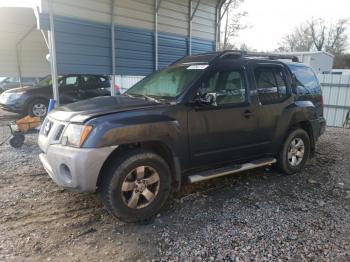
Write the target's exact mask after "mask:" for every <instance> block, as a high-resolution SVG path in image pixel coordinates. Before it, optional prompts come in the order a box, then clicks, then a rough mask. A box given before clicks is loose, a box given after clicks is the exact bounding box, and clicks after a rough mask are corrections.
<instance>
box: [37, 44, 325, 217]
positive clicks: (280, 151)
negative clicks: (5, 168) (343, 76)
mask: <svg viewBox="0 0 350 262" xmlns="http://www.w3.org/2000/svg"><path fill="white" fill-rule="evenodd" d="M277 58H280V57H278V56H272V57H270V56H267V55H260V56H258V54H251V55H248V54H245V53H241V52H233V51H226V52H214V53H207V54H201V55H195V56H189V57H185V58H183V59H181V60H179V61H177V62H175V63H174V64H172V65H171V66H169V67H168V68H165V69H163V70H161V71H158V72H155V73H153V74H151V75H150V76H148V77H146V78H145V79H143V80H142V81H140V82H138V83H137V84H135V85H134V86H133V87H131V88H130V89H129V90H128V91H127V92H126V93H125V94H123V95H122V96H119V97H99V98H94V99H90V100H86V101H81V102H77V103H73V104H69V105H67V106H63V107H60V108H57V109H55V110H54V111H53V112H50V113H49V114H48V116H47V118H46V119H45V121H44V123H43V125H42V128H41V131H40V135H39V145H40V148H41V150H42V152H43V153H42V154H40V159H41V162H42V164H43V166H44V167H45V169H46V170H47V172H48V174H49V175H50V176H51V178H52V179H53V180H54V181H55V182H56V183H57V184H58V185H60V186H62V187H65V188H68V189H70V190H75V191H95V190H97V191H98V192H99V194H100V195H101V199H102V201H103V203H104V205H105V207H106V208H107V210H108V211H109V212H110V213H111V214H112V215H114V216H116V217H118V218H120V219H122V220H124V221H129V222H130V221H131V222H132V221H138V220H144V219H147V218H149V217H151V216H153V215H155V214H156V213H157V212H159V210H160V208H161V207H162V205H163V204H164V203H165V201H166V200H167V198H168V196H169V194H170V192H171V191H173V190H178V189H179V188H180V185H181V183H182V182H184V181H188V182H190V183H195V182H199V181H203V180H207V179H211V178H215V177H219V176H223V175H227V174H231V173H236V172H240V171H243V170H248V169H252V168H256V167H262V166H266V165H273V164H275V163H276V165H277V167H278V168H279V169H280V170H281V171H282V172H284V173H286V174H293V173H296V172H299V171H300V170H301V169H302V168H303V166H304V165H305V163H306V161H307V160H308V158H309V156H312V155H313V154H314V152H315V146H316V141H317V139H318V138H319V136H320V135H321V134H322V133H323V132H324V131H325V119H324V117H323V102H322V101H323V100H322V94H321V89H320V84H319V82H318V80H317V78H316V76H315V74H314V72H313V71H312V69H311V68H310V67H308V66H306V65H303V64H300V63H296V62H289V61H284V60H283V61H282V60H278V59H277ZM282 58H286V57H282ZM293 72H294V73H295V74H293Z"/></svg>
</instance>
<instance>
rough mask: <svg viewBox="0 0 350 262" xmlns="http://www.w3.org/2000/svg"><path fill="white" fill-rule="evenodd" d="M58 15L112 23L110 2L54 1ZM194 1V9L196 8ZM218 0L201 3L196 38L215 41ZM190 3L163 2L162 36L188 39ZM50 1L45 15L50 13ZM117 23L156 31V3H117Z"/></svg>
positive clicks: (150, 0) (178, 0) (134, 0)
mask: <svg viewBox="0 0 350 262" xmlns="http://www.w3.org/2000/svg"><path fill="white" fill-rule="evenodd" d="M53 3H54V4H53V8H54V13H55V14H56V15H58V16H66V17H71V18H78V19H82V20H88V21H94V22H103V23H109V22H110V21H111V17H110V12H111V10H110V3H111V1H110V0H75V1H71V0H53ZM195 3H196V2H195V1H193V5H195ZM216 4H217V0H201V2H200V5H199V7H198V10H197V12H196V14H195V16H194V19H193V22H192V31H193V32H192V33H193V36H194V37H197V38H203V39H208V40H212V41H213V40H214V39H215V6H216ZM188 5H189V1H188V0H163V1H162V2H161V7H160V9H159V15H158V24H159V25H158V29H159V31H160V32H164V33H172V34H178V35H181V36H187V35H188ZM47 6H48V4H47V0H44V1H43V12H44V13H47V11H48V8H47ZM114 20H115V23H116V24H117V25H121V26H126V27H136V28H141V29H148V30H153V29H154V0H132V1H130V0H118V1H115V16H114Z"/></svg>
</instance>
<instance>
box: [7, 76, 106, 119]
mask: <svg viewBox="0 0 350 262" xmlns="http://www.w3.org/2000/svg"><path fill="white" fill-rule="evenodd" d="M58 88H59V93H60V103H61V104H63V105H64V104H68V103H73V102H76V101H79V100H84V99H88V98H92V97H96V96H105V95H109V94H110V92H109V88H110V81H109V77H108V76H103V75H65V76H60V77H59V78H58ZM52 97H53V94H52V81H51V76H47V77H45V78H44V79H42V80H41V81H40V82H39V83H38V84H37V85H35V86H26V87H20V88H14V89H11V90H8V91H5V92H4V93H2V94H1V95H0V108H2V109H4V110H7V111H10V112H16V113H20V114H25V115H27V114H28V115H33V116H39V117H43V116H45V115H46V114H47V109H48V103H49V100H50V98H52Z"/></svg>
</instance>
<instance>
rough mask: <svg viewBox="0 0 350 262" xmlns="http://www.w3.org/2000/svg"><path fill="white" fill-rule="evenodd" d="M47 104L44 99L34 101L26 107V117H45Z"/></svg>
mask: <svg viewBox="0 0 350 262" xmlns="http://www.w3.org/2000/svg"><path fill="white" fill-rule="evenodd" d="M47 109H48V102H47V101H46V100H44V99H35V100H33V101H32V102H31V103H29V106H28V115H30V116H38V117H45V116H46V114H47Z"/></svg>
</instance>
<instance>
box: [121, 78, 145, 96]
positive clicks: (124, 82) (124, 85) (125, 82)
mask: <svg viewBox="0 0 350 262" xmlns="http://www.w3.org/2000/svg"><path fill="white" fill-rule="evenodd" d="M143 78H144V76H125V75H117V76H116V77H115V83H116V84H117V85H118V86H119V87H120V92H121V93H124V92H125V91H126V90H128V89H129V88H130V87H132V86H133V85H134V84H136V83H137V82H138V81H140V80H141V79H143Z"/></svg>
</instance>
